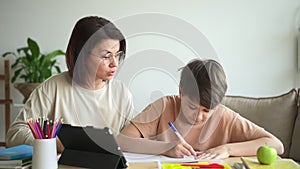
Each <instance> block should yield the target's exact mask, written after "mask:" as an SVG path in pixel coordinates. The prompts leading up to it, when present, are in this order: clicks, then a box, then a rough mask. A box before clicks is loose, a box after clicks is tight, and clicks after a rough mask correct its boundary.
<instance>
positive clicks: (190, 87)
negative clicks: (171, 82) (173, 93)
mask: <svg viewBox="0 0 300 169" xmlns="http://www.w3.org/2000/svg"><path fill="white" fill-rule="evenodd" d="M179 87H180V91H181V94H182V95H185V96H188V97H189V98H190V99H191V100H193V101H197V102H199V104H200V105H202V106H204V107H206V108H208V109H213V108H214V107H216V105H218V104H219V103H220V102H221V101H222V99H223V98H224V96H225V93H226V90H227V82H226V75H225V72H224V70H223V68H222V66H221V65H220V64H219V63H218V62H216V61H214V60H199V59H197V60H192V61H191V62H190V63H188V64H187V65H186V66H185V67H183V68H182V72H181V78H180V84H179Z"/></svg>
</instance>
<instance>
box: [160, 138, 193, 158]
mask: <svg viewBox="0 0 300 169" xmlns="http://www.w3.org/2000/svg"><path fill="white" fill-rule="evenodd" d="M164 155H167V156H170V157H176V158H183V157H185V156H196V155H197V154H196V152H195V150H194V149H193V147H192V146H191V145H189V144H188V143H187V142H185V141H180V142H179V143H178V144H177V145H176V146H175V147H173V148H172V149H170V150H169V151H167V152H166V153H164Z"/></svg>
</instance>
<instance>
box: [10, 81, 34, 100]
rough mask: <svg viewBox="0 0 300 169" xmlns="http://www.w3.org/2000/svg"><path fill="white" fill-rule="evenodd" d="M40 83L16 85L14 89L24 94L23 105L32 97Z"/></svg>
mask: <svg viewBox="0 0 300 169" xmlns="http://www.w3.org/2000/svg"><path fill="white" fill-rule="evenodd" d="M38 85H40V83H15V84H14V87H15V88H16V89H18V90H19V91H20V93H22V95H23V96H24V99H23V103H25V102H26V101H27V99H28V97H29V96H30V94H31V92H32V91H33V90H34V89H35V88H36V87H37V86H38Z"/></svg>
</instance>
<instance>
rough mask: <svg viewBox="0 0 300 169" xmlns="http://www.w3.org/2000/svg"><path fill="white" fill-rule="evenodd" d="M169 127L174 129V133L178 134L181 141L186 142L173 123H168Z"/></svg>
mask: <svg viewBox="0 0 300 169" xmlns="http://www.w3.org/2000/svg"><path fill="white" fill-rule="evenodd" d="M168 124H169V126H170V127H171V128H172V129H173V131H174V133H175V134H176V136H177V137H178V138H179V139H180V140H181V141H184V142H186V141H185V140H184V138H183V137H182V135H181V134H180V133H179V132H178V130H177V129H176V127H175V126H174V124H173V123H172V122H170V121H169V122H168Z"/></svg>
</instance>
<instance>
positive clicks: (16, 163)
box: [0, 157, 32, 168]
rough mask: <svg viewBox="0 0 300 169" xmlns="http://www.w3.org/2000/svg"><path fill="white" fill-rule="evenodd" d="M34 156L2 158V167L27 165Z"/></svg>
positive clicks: (0, 164)
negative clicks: (13, 158)
mask: <svg viewBox="0 0 300 169" xmlns="http://www.w3.org/2000/svg"><path fill="white" fill-rule="evenodd" d="M31 162H32V157H25V158H20V159H15V160H0V168H1V167H2V166H25V165H27V164H31Z"/></svg>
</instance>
